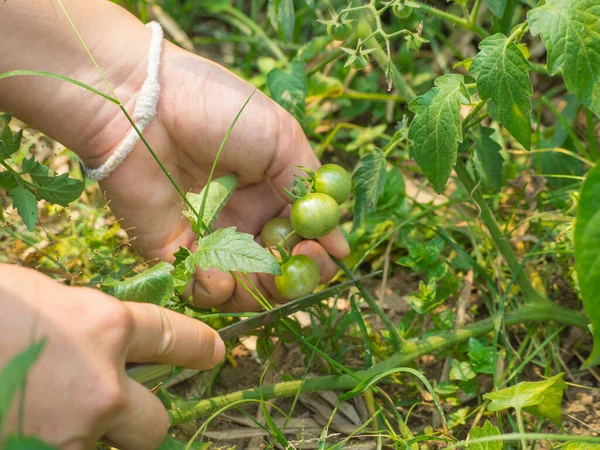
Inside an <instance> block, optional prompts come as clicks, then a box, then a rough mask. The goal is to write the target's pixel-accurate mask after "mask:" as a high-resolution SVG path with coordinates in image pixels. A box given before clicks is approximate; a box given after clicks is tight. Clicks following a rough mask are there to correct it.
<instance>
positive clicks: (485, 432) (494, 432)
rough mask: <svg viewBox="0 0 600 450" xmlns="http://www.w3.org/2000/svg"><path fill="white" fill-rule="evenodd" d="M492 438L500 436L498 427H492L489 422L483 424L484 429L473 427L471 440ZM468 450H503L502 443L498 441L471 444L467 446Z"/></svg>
mask: <svg viewBox="0 0 600 450" xmlns="http://www.w3.org/2000/svg"><path fill="white" fill-rule="evenodd" d="M490 436H500V430H499V429H498V427H497V426H495V425H492V424H491V422H490V421H489V420H486V421H485V423H484V424H483V427H473V429H472V430H471V435H470V439H469V440H471V439H479V438H485V437H490ZM467 449H468V450H502V441H501V440H500V439H498V440H497V441H489V442H482V443H474V444H471V443H470V442H469V443H468V444H467Z"/></svg>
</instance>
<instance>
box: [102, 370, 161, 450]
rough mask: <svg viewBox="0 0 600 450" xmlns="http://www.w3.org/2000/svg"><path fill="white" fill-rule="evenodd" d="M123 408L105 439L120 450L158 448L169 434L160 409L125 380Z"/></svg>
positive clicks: (143, 390)
mask: <svg viewBox="0 0 600 450" xmlns="http://www.w3.org/2000/svg"><path fill="white" fill-rule="evenodd" d="M123 395H124V398H123V405H122V407H121V409H120V411H119V412H118V413H117V415H116V416H117V417H118V418H117V421H116V423H115V425H114V426H113V428H112V429H111V430H110V431H109V432H108V433H107V434H106V435H105V437H104V438H105V439H106V440H107V441H109V442H110V443H111V444H113V445H115V446H116V447H118V448H120V449H121V450H152V449H155V448H158V447H159V446H160V444H161V443H162V441H163V440H164V438H165V436H166V434H167V431H168V430H169V418H168V415H167V411H166V410H165V408H164V406H163V405H162V403H161V402H160V400H158V398H156V396H155V395H154V394H152V393H151V392H150V391H149V390H148V389H146V388H145V387H143V386H142V385H140V384H138V383H136V382H135V381H133V380H131V379H129V378H127V380H126V381H125V386H124V393H123Z"/></svg>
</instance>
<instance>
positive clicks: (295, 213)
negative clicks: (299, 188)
mask: <svg viewBox="0 0 600 450" xmlns="http://www.w3.org/2000/svg"><path fill="white" fill-rule="evenodd" d="M290 219H291V222H292V226H293V227H294V230H296V233H298V234H299V235H300V236H302V237H303V238H306V239H316V238H320V237H322V236H325V235H326V234H329V233H331V232H332V231H333V230H334V229H335V227H337V225H338V223H339V222H340V207H339V206H338V204H337V202H336V201H335V200H334V199H333V198H331V197H330V196H329V195H325V194H319V193H313V194H308V195H307V196H305V197H302V198H299V199H298V200H296V201H295V202H294V205H293V206H292V213H291V215H290Z"/></svg>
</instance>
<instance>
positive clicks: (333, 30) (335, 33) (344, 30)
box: [327, 23, 352, 41]
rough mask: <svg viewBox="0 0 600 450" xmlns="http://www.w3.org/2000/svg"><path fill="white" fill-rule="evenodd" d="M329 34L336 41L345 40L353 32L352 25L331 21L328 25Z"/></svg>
mask: <svg viewBox="0 0 600 450" xmlns="http://www.w3.org/2000/svg"><path fill="white" fill-rule="evenodd" d="M327 34H328V35H329V37H330V38H331V39H333V40H334V41H345V40H346V39H348V38H349V37H350V35H351V34H352V25H351V24H349V23H336V24H333V23H330V24H329V25H327Z"/></svg>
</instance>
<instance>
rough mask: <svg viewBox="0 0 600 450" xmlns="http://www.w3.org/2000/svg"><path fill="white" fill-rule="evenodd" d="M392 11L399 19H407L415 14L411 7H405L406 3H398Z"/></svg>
mask: <svg viewBox="0 0 600 450" xmlns="http://www.w3.org/2000/svg"><path fill="white" fill-rule="evenodd" d="M392 11H393V12H394V15H395V16H396V17H397V18H399V19H406V18H407V17H410V15H411V14H412V12H413V9H412V7H411V6H408V5H405V4H404V3H396V4H395V5H394V6H393V7H392Z"/></svg>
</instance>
